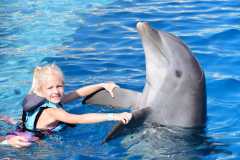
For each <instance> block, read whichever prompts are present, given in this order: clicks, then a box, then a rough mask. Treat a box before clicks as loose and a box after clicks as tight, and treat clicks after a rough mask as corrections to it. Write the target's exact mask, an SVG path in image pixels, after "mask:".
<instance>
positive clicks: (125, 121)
mask: <svg viewBox="0 0 240 160" xmlns="http://www.w3.org/2000/svg"><path fill="white" fill-rule="evenodd" d="M113 117H114V120H117V121H121V122H122V123H123V124H128V122H129V121H130V120H131V119H132V113H128V112H123V113H119V114H114V116H113Z"/></svg>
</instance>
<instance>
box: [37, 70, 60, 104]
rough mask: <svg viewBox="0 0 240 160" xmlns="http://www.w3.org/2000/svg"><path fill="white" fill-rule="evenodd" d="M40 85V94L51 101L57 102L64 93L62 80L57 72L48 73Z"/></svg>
mask: <svg viewBox="0 0 240 160" xmlns="http://www.w3.org/2000/svg"><path fill="white" fill-rule="evenodd" d="M43 83H44V84H42V85H41V94H42V96H43V97H44V98H46V99H47V100H48V101H50V102H52V103H59V102H61V99H62V97H63V95H64V82H63V79H62V77H60V76H59V75H58V74H57V73H52V74H51V75H48V76H47V78H46V80H45V81H44V82H43Z"/></svg>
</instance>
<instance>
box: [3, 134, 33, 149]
mask: <svg viewBox="0 0 240 160" xmlns="http://www.w3.org/2000/svg"><path fill="white" fill-rule="evenodd" d="M7 142H8V144H9V145H11V146H12V147H15V148H22V147H28V146H30V145H31V143H30V142H29V141H28V139H27V138H25V137H22V136H11V137H9V138H7Z"/></svg>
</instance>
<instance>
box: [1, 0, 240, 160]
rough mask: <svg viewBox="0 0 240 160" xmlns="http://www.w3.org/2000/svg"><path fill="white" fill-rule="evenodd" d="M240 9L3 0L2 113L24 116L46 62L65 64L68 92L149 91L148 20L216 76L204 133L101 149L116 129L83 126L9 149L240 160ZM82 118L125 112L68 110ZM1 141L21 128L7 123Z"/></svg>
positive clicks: (137, 139)
mask: <svg viewBox="0 0 240 160" xmlns="http://www.w3.org/2000/svg"><path fill="white" fill-rule="evenodd" d="M239 8H240V2H239V1H234V0H216V1H211V0H168V1H166V0H149V1H142V0H89V1H85V0H61V1H49V0H41V1H36V0H22V1H19V0H11V1H7V0H2V1H1V2H0V68H1V69H0V84H1V85H0V106H1V107H0V113H1V114H6V115H9V116H11V117H13V118H15V119H18V118H19V117H20V115H21V102H22V99H23V97H24V95H25V94H26V93H27V92H28V90H29V88H30V86H31V78H32V71H33V69H34V67H35V66H36V65H43V64H47V63H56V64H58V65H59V66H60V67H61V68H62V70H63V72H64V74H65V84H66V87H65V89H66V91H70V90H73V89H76V88H78V87H82V86H85V85H88V84H93V83H99V82H105V81H114V82H116V83H117V84H119V85H120V86H121V87H124V88H129V89H134V90H137V91H141V90H142V89H143V87H144V82H145V61H144V53H143V48H142V44H141V41H140V37H139V35H138V33H137V31H136V27H135V26H136V23H137V22H138V21H146V22H149V23H150V24H151V25H152V26H153V27H154V28H157V29H161V30H165V31H168V32H171V33H173V34H175V35H177V36H179V37H180V38H181V39H182V40H183V41H184V42H185V43H186V44H187V45H188V46H189V48H191V50H192V51H193V54H194V55H195V56H196V58H197V59H198V61H199V63H200V64H201V66H202V68H203V69H204V71H205V74H206V80H207V81H206V83H207V95H208V96H207V117H208V120H207V126H206V128H205V129H204V131H202V132H199V133H196V134H191V135H189V134H185V133H184V132H183V131H182V130H181V129H180V128H179V129H175V128H168V127H157V126H156V127H153V126H150V127H149V126H143V127H142V128H138V129H136V132H134V133H130V134H129V135H126V136H122V137H120V138H118V139H115V140H113V141H110V142H109V143H106V144H101V141H102V140H103V139H104V137H105V135H106V134H107V132H108V131H109V130H110V129H111V127H112V126H113V125H114V124H115V123H114V122H104V123H100V124H91V125H77V126H76V127H75V128H68V129H66V130H64V131H62V132H60V133H57V134H55V135H51V136H49V137H47V138H45V139H44V140H43V141H41V143H40V144H33V145H32V146H31V147H30V148H26V149H20V150H18V149H13V148H9V147H0V158H6V157H8V158H11V159H24V160H25V159H53V160H54V159H73V160H77V159H81V160H82V159H83V160H86V159H131V160H135V159H166V160H167V159H169V160H170V159H171V160H172V159H181V160H182V159H207V160H211V159H224V160H228V159H238V158H239V157H240V151H239V150H240V145H239V144H240V143H239V142H240V126H239V125H238V124H239V122H240V120H239V115H240V109H239V107H240V105H239V104H240V103H239V102H240V45H239V44H240V18H239V17H240V10H239ZM65 107H66V110H69V111H71V112H74V113H87V112H112V111H114V112H120V111H122V110H112V109H110V108H107V107H98V106H90V105H82V104H81V101H80V100H77V101H75V102H73V103H71V104H69V105H66V106H65ZM0 123H1V124H0V128H1V129H0V134H1V135H3V134H6V133H7V132H8V131H11V130H13V129H14V127H13V126H9V125H6V124H4V123H2V122H0Z"/></svg>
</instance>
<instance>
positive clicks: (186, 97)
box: [83, 22, 206, 141]
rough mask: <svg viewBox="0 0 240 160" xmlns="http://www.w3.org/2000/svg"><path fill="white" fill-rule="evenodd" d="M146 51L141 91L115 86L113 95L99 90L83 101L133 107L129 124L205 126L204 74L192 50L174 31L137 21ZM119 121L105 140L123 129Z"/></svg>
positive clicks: (117, 106)
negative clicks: (161, 29)
mask: <svg viewBox="0 0 240 160" xmlns="http://www.w3.org/2000/svg"><path fill="white" fill-rule="evenodd" d="M136 28H137V31H138V33H139V34H140V36H141V40H142V45H143V48H144V52H145V63H146V80H145V86H144V89H143V91H142V92H139V91H134V90H129V89H124V88H115V89H114V95H115V96H114V98H112V97H111V96H110V95H109V93H108V92H106V90H104V89H102V90H99V91H97V92H95V93H93V94H91V95H89V96H87V97H85V99H84V100H83V103H84V104H85V103H87V104H97V105H106V106H112V107H116V108H125V107H126V108H127V107H131V109H132V113H133V118H132V120H131V121H130V122H129V124H128V125H127V126H131V125H132V124H135V123H138V122H145V121H146V122H150V123H156V124H159V125H164V126H176V127H183V128H199V127H204V126H205V122H206V87H205V75H204V72H203V70H202V69H201V67H200V65H199V63H198V62H197V60H196V59H195V57H194V56H193V54H192V52H191V51H190V49H189V48H188V47H187V46H186V45H185V44H184V43H183V41H182V40H180V39H179V38H178V37H176V36H175V35H173V34H171V33H167V32H164V31H160V30H156V29H153V28H152V27H151V26H150V25H149V24H148V23H146V22H138V23H137V26H136ZM123 127H124V125H123V124H121V123H119V124H117V125H116V126H115V127H113V128H114V129H113V130H112V131H111V132H110V133H109V134H108V136H107V138H106V139H105V141H107V140H109V139H111V138H112V137H114V135H115V134H116V133H117V132H118V131H119V129H121V128H123Z"/></svg>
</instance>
